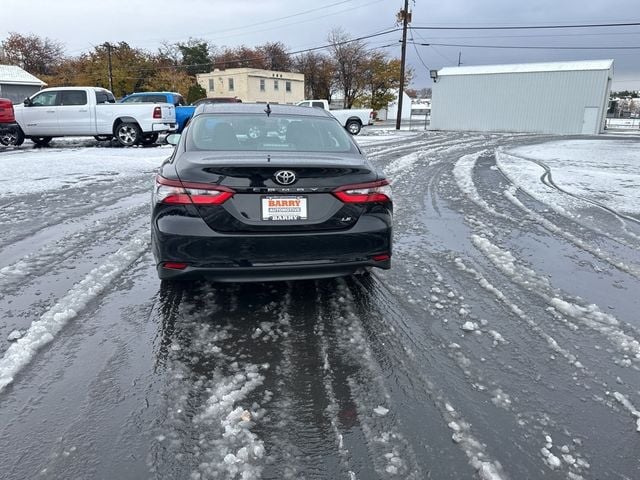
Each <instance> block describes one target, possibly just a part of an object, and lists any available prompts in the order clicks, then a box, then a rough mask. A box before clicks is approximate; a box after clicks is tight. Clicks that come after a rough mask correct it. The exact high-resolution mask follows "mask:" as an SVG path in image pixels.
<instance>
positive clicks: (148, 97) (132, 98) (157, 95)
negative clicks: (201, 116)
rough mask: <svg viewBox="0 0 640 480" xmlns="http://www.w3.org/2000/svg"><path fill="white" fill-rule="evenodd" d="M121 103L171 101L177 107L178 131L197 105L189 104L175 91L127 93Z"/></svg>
mask: <svg viewBox="0 0 640 480" xmlns="http://www.w3.org/2000/svg"><path fill="white" fill-rule="evenodd" d="M120 103H170V104H171V105H174V106H175V107H176V123H177V124H178V130H177V131H178V132H182V129H183V128H184V126H185V125H186V124H187V122H188V121H189V119H190V118H191V117H192V116H193V112H194V111H195V109H196V106H195V105H187V104H186V102H185V101H184V98H183V97H182V95H180V94H179V93H175V92H138V93H132V94H131V95H127V96H126V97H124V98H122V99H121V100H120Z"/></svg>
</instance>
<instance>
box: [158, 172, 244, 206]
mask: <svg viewBox="0 0 640 480" xmlns="http://www.w3.org/2000/svg"><path fill="white" fill-rule="evenodd" d="M234 193H235V192H234V191H233V190H231V189H230V188H227V187H221V186H217V185H215V186H214V185H209V184H207V183H190V182H181V181H180V180H169V179H168V178H164V177H162V176H160V175H157V176H156V189H155V192H154V198H155V202H156V203H165V204H168V205H192V204H193V205H222V204H223V203H224V202H226V201H227V200H229V199H230V198H231V197H233V194H234Z"/></svg>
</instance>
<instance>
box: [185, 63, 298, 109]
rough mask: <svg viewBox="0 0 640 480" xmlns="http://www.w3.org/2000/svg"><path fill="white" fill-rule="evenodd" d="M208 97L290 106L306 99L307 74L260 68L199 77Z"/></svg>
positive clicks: (231, 70)
mask: <svg viewBox="0 0 640 480" xmlns="http://www.w3.org/2000/svg"><path fill="white" fill-rule="evenodd" d="M196 78H197V81H198V83H199V84H200V85H201V86H202V88H204V89H205V90H206V91H207V97H211V98H216V97H238V98H239V99H240V100H242V101H243V102H259V103H262V102H264V103H266V102H270V103H284V104H286V103H289V104H294V103H297V102H300V101H302V100H304V74H302V73H291V72H274V71H271V70H260V69H257V68H228V69H226V70H218V69H216V70H214V71H213V72H209V73H199V74H197V75H196Z"/></svg>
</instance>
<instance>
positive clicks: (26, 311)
mask: <svg viewBox="0 0 640 480" xmlns="http://www.w3.org/2000/svg"><path fill="white" fill-rule="evenodd" d="M361 138H363V140H362V143H363V145H365V147H364V148H365V150H366V151H367V153H368V154H369V156H370V158H371V160H372V162H373V163H374V164H375V165H376V166H377V167H378V168H379V169H380V170H382V171H384V172H385V173H386V175H387V176H388V177H389V178H391V179H392V181H393V189H394V202H395V219H394V228H395V231H394V241H395V243H394V256H393V268H392V270H390V271H384V272H383V271H375V272H373V274H371V275H369V276H359V277H349V278H341V279H334V280H323V281H306V282H290V283H286V282H280V283H268V284H265V283H261V284H237V285H216V284H211V283H207V282H194V283H189V284H184V285H179V286H171V285H165V284H161V283H160V281H159V280H158V279H157V277H156V275H155V270H154V266H153V264H152V263H153V260H152V257H151V255H150V253H149V250H148V215H149V206H148V201H149V197H150V194H149V186H150V181H151V179H152V176H153V173H152V171H151V170H149V171H145V172H141V173H140V174H138V175H134V176H132V177H131V176H130V177H127V178H126V179H119V178H118V176H117V175H115V174H114V175H112V176H107V177H104V178H98V177H95V178H90V179H85V180H84V181H82V182H77V183H70V184H69V185H67V186H65V187H64V188H59V189H55V190H50V191H46V192H43V193H37V194H34V193H26V194H15V195H11V196H5V197H2V198H0V225H1V227H0V312H2V322H0V352H3V353H2V354H3V355H4V359H5V363H4V364H3V363H2V360H0V370H1V369H2V368H3V367H6V364H7V362H6V358H7V356H8V354H7V352H9V348H10V346H12V345H16V342H10V341H8V340H7V337H8V336H9V334H10V333H11V332H13V331H15V330H22V331H23V333H24V331H26V330H27V329H29V327H30V326H31V325H32V322H35V321H38V320H39V319H40V320H46V321H47V322H49V323H48V325H54V324H55V322H58V324H59V328H57V327H56V328H54V333H53V334H52V336H51V338H48V339H47V341H46V342H45V344H43V345H42V346H41V347H39V348H38V349H37V350H35V351H33V352H31V355H32V356H31V358H30V360H29V361H28V362H26V364H25V365H24V366H23V367H21V368H20V369H19V370H18V371H17V372H16V374H15V376H13V377H12V381H10V382H9V383H6V385H5V386H4V388H3V387H0V478H2V479H5V478H6V479H35V478H45V479H49V478H50V479H194V480H197V479H209V478H220V479H236V478H237V479H258V478H263V479H273V480H276V479H347V480H352V479H363V480H368V479H436V480H440V479H467V478H469V479H471V478H480V479H485V480H495V479H512V480H521V479H570V480H578V479H581V478H582V479H628V480H637V479H640V460H639V459H640V432H639V431H638V430H639V429H640V420H639V419H640V412H639V411H638V409H640V369H639V366H640V343H638V339H640V320H639V318H638V312H639V311H640V295H639V292H640V250H639V247H640V219H637V218H634V217H633V216H628V215H625V216H623V215H621V214H620V212H616V211H614V210H611V209H604V208H600V207H598V206H597V205H594V204H592V203H587V202H585V204H584V210H583V211H582V214H581V215H580V216H579V217H575V218H573V217H572V216H570V215H566V214H562V213H559V212H558V211H556V210H554V209H553V208H550V207H551V206H550V205H545V204H543V203H540V201H538V200H536V199H534V198H533V197H530V196H528V195H527V194H526V193H525V192H523V191H522V190H520V189H518V188H515V187H514V185H512V184H511V182H510V181H509V180H508V178H507V177H506V176H505V175H503V173H502V172H501V171H500V169H499V168H498V166H497V164H496V155H495V152H496V149H497V148H499V147H509V146H516V145H523V144H531V143H536V142H543V141H547V140H549V138H548V137H535V136H524V135H490V134H476V133H445V132H401V133H398V134H395V135H394V134H389V135H380V137H379V139H376V137H375V136H368V137H367V136H365V137H361ZM365 140H366V141H365ZM82 148H88V149H92V147H86V146H84V144H81V145H75V146H74V145H73V144H69V145H64V146H62V147H55V142H54V143H52V147H51V148H50V149H42V150H39V151H38V154H39V155H48V154H49V152H50V151H53V150H61V151H63V152H64V150H65V149H69V150H77V149H82ZM27 149H28V145H27V146H25V147H24V148H23V150H20V149H16V150H10V149H8V150H7V151H5V152H2V151H0V162H7V161H20V156H21V151H27ZM110 150H111V149H106V148H105V149H104V152H105V155H108V154H109V151H110ZM150 151H152V150H150ZM540 181H547V182H551V183H550V184H551V185H552V184H553V182H552V180H549V178H546V180H545V178H541V179H540ZM18 343H19V342H18Z"/></svg>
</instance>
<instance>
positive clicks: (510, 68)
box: [438, 60, 613, 77]
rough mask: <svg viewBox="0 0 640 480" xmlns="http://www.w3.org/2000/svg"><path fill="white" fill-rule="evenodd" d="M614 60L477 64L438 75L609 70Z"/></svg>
mask: <svg viewBox="0 0 640 480" xmlns="http://www.w3.org/2000/svg"><path fill="white" fill-rule="evenodd" d="M612 66H613V60H587V61H576V62H548V63H514V64H508V65H476V66H468V67H444V68H442V69H440V70H438V76H439V77H442V76H446V75H447V76H448V75H488V74H496V73H532V72H567V71H576V70H581V71H585V70H609V69H610V68H611V67H612Z"/></svg>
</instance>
